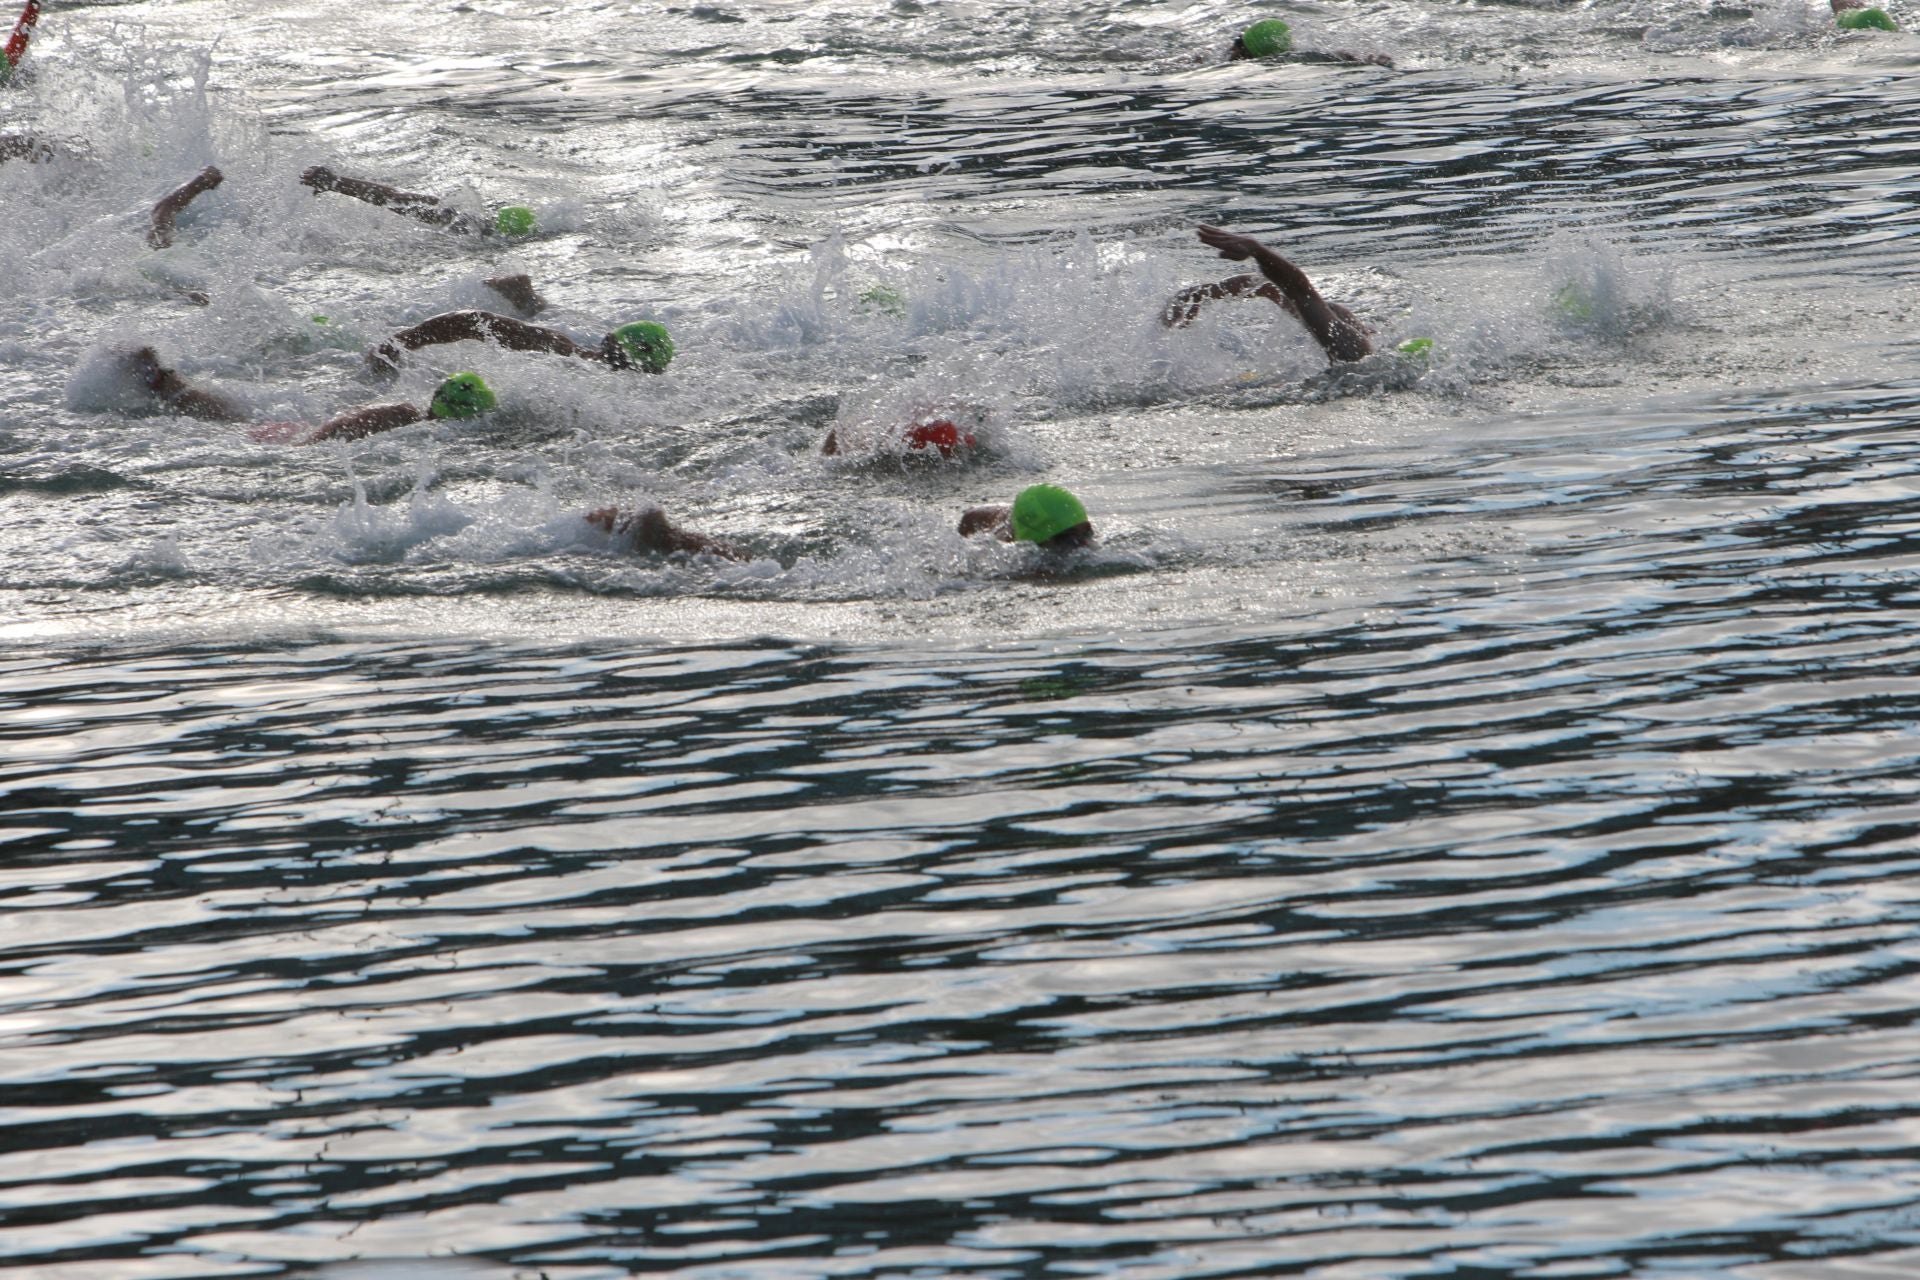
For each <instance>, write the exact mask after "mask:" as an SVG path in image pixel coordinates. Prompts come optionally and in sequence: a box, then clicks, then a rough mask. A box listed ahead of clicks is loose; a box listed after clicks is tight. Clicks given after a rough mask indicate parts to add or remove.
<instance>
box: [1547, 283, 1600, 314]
mask: <svg viewBox="0 0 1920 1280" xmlns="http://www.w3.org/2000/svg"><path fill="white" fill-rule="evenodd" d="M1553 305H1554V306H1556V307H1558V308H1560V314H1561V315H1563V316H1566V317H1568V318H1569V319H1572V320H1591V319H1593V307H1594V297H1593V290H1591V289H1589V288H1587V286H1586V285H1584V284H1580V283H1578V282H1575V283H1573V284H1567V285H1562V286H1561V287H1560V292H1558V293H1556V294H1554V295H1553Z"/></svg>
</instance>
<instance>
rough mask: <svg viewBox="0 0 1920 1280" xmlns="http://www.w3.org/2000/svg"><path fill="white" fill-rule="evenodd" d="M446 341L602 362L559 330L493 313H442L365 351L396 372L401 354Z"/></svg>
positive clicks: (597, 352) (592, 349) (592, 350)
mask: <svg viewBox="0 0 1920 1280" xmlns="http://www.w3.org/2000/svg"><path fill="white" fill-rule="evenodd" d="M446 342H496V343H499V344H500V345H501V346H503V347H505V348H507V350H509V351H547V352H551V353H552V354H554V355H559V356H578V357H579V358H580V359H582V360H600V359H603V357H602V355H601V353H600V350H599V348H597V347H583V346H581V345H580V344H579V343H577V342H575V341H574V340H573V339H572V338H569V337H568V336H567V335H566V334H564V333H561V332H560V331H559V330H558V329H543V328H541V327H540V326H539V325H537V324H528V323H527V322H526V321H525V320H516V319H514V318H513V317H512V316H503V315H500V314H498V313H497V312H493V311H445V312H442V313H441V314H439V315H437V316H429V317H428V318H427V319H425V320H422V321H421V322H420V323H419V324H416V325H414V326H413V327H412V328H410V329H402V330H401V331H400V332H398V333H396V334H394V335H393V336H392V337H391V338H388V339H387V340H386V341H385V342H383V343H381V344H380V345H379V346H377V347H373V348H371V349H370V350H368V352H367V362H368V363H369V364H372V365H373V366H374V367H376V368H386V369H397V368H398V367H399V365H400V356H401V353H403V352H407V351H418V350H419V349H420V348H421V347H433V346H439V345H440V344H441V343H446Z"/></svg>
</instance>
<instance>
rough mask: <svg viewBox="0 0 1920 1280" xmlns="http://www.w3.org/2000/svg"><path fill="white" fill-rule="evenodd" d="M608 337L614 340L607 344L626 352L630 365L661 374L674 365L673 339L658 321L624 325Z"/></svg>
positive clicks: (640, 321)
mask: <svg viewBox="0 0 1920 1280" xmlns="http://www.w3.org/2000/svg"><path fill="white" fill-rule="evenodd" d="M607 337H609V338H611V339H612V341H611V342H609V343H608V344H607V345H608V347H609V348H614V347H617V348H618V349H619V350H621V351H624V352H625V353H626V359H627V361H628V363H629V364H635V365H638V366H640V367H641V368H642V369H645V370H646V371H647V372H648V373H659V372H660V371H661V370H663V369H665V368H666V367H667V366H668V365H670V364H672V363H673V339H672V337H670V336H669V335H668V333H667V326H665V325H663V324H661V323H659V322H658V321H655V320H639V321H635V322H634V323H633V324H623V325H621V326H620V327H619V328H618V329H615V330H614V331H613V332H612V333H610V334H608V335H607Z"/></svg>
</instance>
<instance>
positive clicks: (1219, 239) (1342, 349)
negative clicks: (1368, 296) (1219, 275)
mask: <svg viewBox="0 0 1920 1280" xmlns="http://www.w3.org/2000/svg"><path fill="white" fill-rule="evenodd" d="M1199 234H1200V243H1202V244H1204V245H1207V246H1208V247H1209V248H1213V249H1218V250H1219V251H1220V256H1221V257H1223V258H1225V259H1227V260H1228V261H1230V262H1240V261H1243V260H1245V259H1247V258H1252V259H1253V261H1254V263H1255V264H1256V265H1257V266H1259V268H1260V274H1261V275H1263V276H1265V277H1266V278H1267V283H1265V284H1261V283H1260V282H1259V281H1258V280H1257V279H1256V278H1255V277H1253V276H1250V275H1246V276H1232V277H1230V278H1228V279H1226V280H1222V281H1220V282H1219V283H1218V284H1197V285H1193V286H1191V287H1189V288H1186V289H1182V290H1181V291H1180V292H1179V293H1177V294H1175V295H1174V297H1173V300H1172V301H1171V302H1169V303H1167V305H1166V309H1165V310H1163V311H1162V312H1161V313H1160V323H1162V324H1164V325H1166V326H1167V327H1168V328H1169V329H1177V328H1184V327H1186V326H1187V325H1189V324H1192V323H1193V321H1194V319H1195V317H1197V316H1198V315H1199V314H1200V308H1201V306H1202V305H1203V304H1204V303H1206V302H1207V301H1209V300H1210V299H1214V298H1244V297H1249V296H1252V297H1260V298H1265V299H1267V301H1269V302H1273V303H1277V304H1279V306H1280V307H1281V308H1282V309H1283V310H1285V311H1286V313H1287V314H1288V315H1290V316H1292V317H1293V318H1294V319H1296V320H1298V321H1299V322H1300V323H1301V324H1303V325H1305V326H1306V328H1307V332H1308V333H1310V334H1312V335H1313V339H1314V341H1315V342H1318V343H1319V344H1320V346H1321V348H1322V349H1323V350H1324V351H1326V353H1327V358H1328V359H1329V360H1331V361H1333V362H1334V363H1336V364H1342V363H1346V362H1348V361H1353V360H1360V359H1363V358H1365V357H1366V356H1368V355H1371V354H1372V353H1373V343H1372V341H1371V340H1370V338H1369V334H1370V333H1371V332H1372V331H1371V330H1370V329H1368V328H1367V326H1366V325H1364V324H1362V323H1361V322H1360V318H1359V317H1358V316H1356V315H1354V314H1353V312H1351V311H1349V310H1347V309H1346V308H1345V307H1343V306H1341V305H1340V304H1339V303H1337V302H1328V301H1327V300H1326V299H1325V298H1323V297H1321V296H1320V291H1319V290H1318V289H1315V288H1314V287H1313V281H1311V280H1309V279H1307V273H1306V272H1304V271H1302V270H1301V269H1300V268H1299V267H1296V266H1294V265H1293V263H1291V262H1289V261H1287V260H1286V259H1285V258H1283V257H1281V256H1280V255H1279V254H1277V253H1275V252H1274V251H1273V250H1271V249H1269V248H1267V247H1266V246H1265V245H1263V244H1261V243H1260V242H1259V241H1258V240H1255V239H1254V238H1253V237H1252V236H1242V235H1235V234H1234V233H1233V232H1231V231H1226V230H1223V229H1222V228H1220V227H1209V226H1206V225H1204V224H1203V225H1202V226H1201V227H1200V232H1199Z"/></svg>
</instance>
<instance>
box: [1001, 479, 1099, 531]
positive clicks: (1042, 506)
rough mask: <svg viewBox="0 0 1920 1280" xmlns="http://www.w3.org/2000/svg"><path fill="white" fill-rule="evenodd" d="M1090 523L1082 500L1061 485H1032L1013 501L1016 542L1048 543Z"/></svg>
mask: <svg viewBox="0 0 1920 1280" xmlns="http://www.w3.org/2000/svg"><path fill="white" fill-rule="evenodd" d="M1086 522H1087V509H1086V508H1085V507H1083V506H1081V505H1080V499H1078V498H1076V497H1074V496H1073V495H1072V494H1070V493H1068V492H1067V491H1066V490H1065V489H1062V488H1060V487H1059V486H1058V485H1051V484H1030V485H1028V486H1027V487H1026V488H1024V489H1022V490H1021V491H1020V496H1019V497H1017V498H1015V499H1014V500H1013V540H1014V541H1015V542H1045V541H1046V540H1047V539H1049V538H1055V537H1058V536H1059V535H1061V534H1063V533H1065V532H1066V531H1067V530H1069V529H1071V528H1073V527H1074V526H1075V525H1077V524H1085V523H1086Z"/></svg>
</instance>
